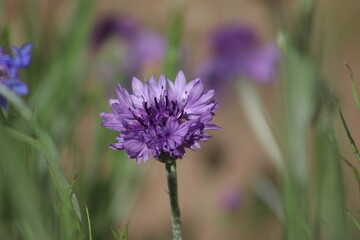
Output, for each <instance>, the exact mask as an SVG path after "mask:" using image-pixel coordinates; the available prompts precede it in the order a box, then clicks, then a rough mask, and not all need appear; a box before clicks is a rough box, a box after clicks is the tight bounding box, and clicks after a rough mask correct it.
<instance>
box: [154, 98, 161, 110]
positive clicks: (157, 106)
mask: <svg viewBox="0 0 360 240" xmlns="http://www.w3.org/2000/svg"><path fill="white" fill-rule="evenodd" d="M154 101H155V105H156V108H157V110H160V107H159V103H158V101H157V99H156V97H154Z"/></svg>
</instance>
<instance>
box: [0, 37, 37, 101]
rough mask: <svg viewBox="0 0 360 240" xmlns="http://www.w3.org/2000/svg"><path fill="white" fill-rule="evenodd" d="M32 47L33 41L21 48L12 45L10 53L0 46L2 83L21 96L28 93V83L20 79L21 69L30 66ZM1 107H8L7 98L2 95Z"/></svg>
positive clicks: (0, 75)
mask: <svg viewBox="0 0 360 240" xmlns="http://www.w3.org/2000/svg"><path fill="white" fill-rule="evenodd" d="M31 48H32V45H31V43H26V44H24V45H23V46H22V47H20V48H17V47H12V48H11V51H10V53H8V52H7V51H6V49H5V48H2V47H0V84H3V85H5V86H6V87H7V88H9V89H10V90H11V91H13V92H14V93H15V94H17V95H19V96H22V95H26V94H27V93H28V87H27V85H26V84H25V83H23V82H22V81H21V80H20V79H19V69H22V68H26V67H28V66H29V64H30V61H31V54H30V51H31ZM0 107H3V108H4V107H6V100H5V99H4V98H3V97H1V96H0Z"/></svg>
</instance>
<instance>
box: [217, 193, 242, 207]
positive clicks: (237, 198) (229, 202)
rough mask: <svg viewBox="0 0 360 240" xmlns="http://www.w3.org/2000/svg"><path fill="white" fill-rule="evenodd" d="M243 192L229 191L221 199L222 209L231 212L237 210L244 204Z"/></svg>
mask: <svg viewBox="0 0 360 240" xmlns="http://www.w3.org/2000/svg"><path fill="white" fill-rule="evenodd" d="M242 200H243V199H242V195H241V192H240V191H239V190H237V189H227V190H226V191H225V192H224V193H223V194H222V195H221V198H220V204H221V207H222V208H223V209H224V210H226V211H229V212H233V211H235V210H237V209H238V208H239V207H240V205H241V203H242Z"/></svg>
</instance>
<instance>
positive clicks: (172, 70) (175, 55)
mask: <svg viewBox="0 0 360 240" xmlns="http://www.w3.org/2000/svg"><path fill="white" fill-rule="evenodd" d="M182 30H183V13H182V10H181V9H179V8H176V9H175V10H174V12H173V18H172V20H171V23H170V25H169V30H168V36H167V38H168V42H167V44H168V46H167V53H166V57H165V67H164V68H165V69H164V72H165V75H166V76H167V77H168V78H170V79H174V78H175V76H176V73H177V72H178V70H179V67H180V61H181V35H182Z"/></svg>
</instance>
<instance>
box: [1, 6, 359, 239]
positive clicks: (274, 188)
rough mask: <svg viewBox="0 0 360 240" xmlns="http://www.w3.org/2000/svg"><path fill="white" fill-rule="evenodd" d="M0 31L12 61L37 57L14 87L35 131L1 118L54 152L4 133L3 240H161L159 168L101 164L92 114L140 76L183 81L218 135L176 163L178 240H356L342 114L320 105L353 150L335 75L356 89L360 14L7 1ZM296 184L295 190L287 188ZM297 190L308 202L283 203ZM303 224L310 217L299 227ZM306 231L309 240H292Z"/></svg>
mask: <svg viewBox="0 0 360 240" xmlns="http://www.w3.org/2000/svg"><path fill="white" fill-rule="evenodd" d="M4 29H8V30H9V33H10V34H9V35H10V42H11V44H12V45H16V46H21V45H22V44H24V43H26V42H31V43H32V44H33V49H32V62H31V64H30V67H29V68H28V69H26V70H23V71H22V73H21V79H22V80H23V81H24V82H25V83H26V84H27V85H28V87H29V94H28V95H27V96H25V97H23V100H24V102H25V104H26V105H27V106H28V108H29V109H30V110H31V112H32V117H31V119H30V120H26V119H24V118H23V117H22V116H23V115H22V110H21V109H17V108H16V107H12V106H11V104H10V108H9V110H8V111H7V112H6V115H7V119H8V122H9V126H8V128H11V129H15V130H16V131H19V132H21V133H24V134H25V135H26V136H29V137H30V138H31V139H33V140H34V141H37V140H39V141H40V142H41V141H42V140H41V139H42V138H41V136H44V134H45V133H46V134H45V135H46V136H47V137H44V138H43V141H44V142H41V143H42V144H43V145H44V146H45V147H44V148H45V150H44V148H37V147H36V144H31V141H28V142H27V141H25V140H24V138H21V137H18V135H16V134H14V132H11V131H8V129H5V130H2V133H0V134H1V137H0V138H1V139H0V162H1V166H0V169H1V170H0V174H1V175H0V176H1V179H0V193H1V199H0V209H1V210H0V239H90V235H92V239H122V238H120V237H121V236H120V235H121V234H120V232H124V231H128V235H129V239H134V240H137V239H144V240H145V239H146V240H151V239H157V240H161V239H170V238H171V219H170V204H169V199H168V198H169V196H168V194H167V185H166V175H165V170H164V169H165V167H164V166H163V164H161V163H160V162H158V161H156V160H153V159H151V160H150V161H148V162H147V163H145V164H140V165H137V164H136V162H135V161H134V160H131V159H130V160H129V159H128V157H127V155H126V153H124V152H120V151H114V150H110V149H109V145H110V144H111V143H113V142H115V137H116V132H113V131H110V130H107V129H105V128H103V127H101V125H100V123H101V118H100V117H99V113H100V112H109V111H110V107H109V105H108V99H109V98H114V97H115V87H116V86H117V84H118V83H120V84H121V85H123V86H126V87H127V88H128V89H129V88H130V80H131V78H132V77H133V76H136V77H138V78H139V79H143V78H144V77H145V78H146V79H148V78H149V77H150V76H151V75H155V76H157V77H158V76H159V75H160V74H161V73H166V75H167V76H168V77H169V78H171V79H174V77H175V75H176V73H177V71H178V70H180V69H181V70H183V71H184V73H185V76H186V77H187V81H190V80H192V79H194V78H197V77H201V78H202V80H203V82H204V84H205V85H206V88H207V89H210V88H211V89H215V90H216V95H215V98H216V100H217V101H218V102H219V103H220V108H219V109H218V110H217V112H216V116H215V118H214V123H216V124H217V125H219V126H220V127H221V130H219V131H213V132H210V135H212V136H213V137H212V138H211V139H210V140H209V141H208V142H206V143H203V144H202V145H201V146H202V148H201V150H199V151H198V152H192V151H190V150H189V151H187V153H186V156H185V157H184V159H182V160H179V161H178V191H179V204H180V210H181V217H182V230H183V239H196V240H198V239H199V240H201V239H204V240H205V239H206V240H222V239H250V240H251V239H254V240H255V239H256V240H257V239H259V240H264V239H266V240H277V239H358V238H359V237H360V234H359V230H358V228H359V227H357V226H356V224H355V223H357V221H356V220H355V219H357V218H360V216H359V213H358V209H359V200H360V199H359V187H358V183H357V180H356V177H354V174H353V173H354V172H356V171H355V170H354V169H353V168H352V167H355V168H359V166H360V165H359V163H358V162H356V157H355V156H354V154H353V151H352V148H351V145H350V144H349V141H348V137H347V135H346V132H345V130H344V127H343V124H342V123H341V121H340V118H339V116H338V114H337V111H336V109H335V110H334V107H333V108H332V107H330V108H329V109H328V110H326V109H327V108H326V106H327V105H326V104H327V103H328V102H327V100H326V99H327V96H328V95H331V96H335V97H336V98H337V99H338V100H339V102H340V104H341V109H342V112H343V114H344V116H345V119H346V121H347V125H348V128H349V130H350V132H351V134H352V137H353V138H354V141H355V143H356V142H360V127H359V125H358V124H357V123H358V121H359V119H360V113H359V111H357V106H356V104H355V101H354V98H353V95H352V87H351V81H350V77H349V72H348V71H347V69H346V67H345V66H344V64H343V62H344V61H346V62H347V63H348V64H349V65H350V66H351V68H352V70H353V73H354V76H355V79H357V80H359V79H360V45H359V42H360V2H359V1H356V0H348V1H335V0H327V1H325V0H318V1H310V0H309V1H305V0H304V1H300V0H299V1H296V0H287V1H285V0H283V1H282V0H241V1H232V0H226V1H214V0H207V1H205V0H197V1H185V0H183V1H180V0H179V1H165V0H156V1H151V2H144V1H138V0H133V1H113V0H102V1H95V0H76V1H74V0H72V1H69V0H63V1H53V0H0V30H1V32H2V30H4ZM284 39H285V40H284ZM284 42H285V43H284ZM287 43H290V44H287ZM293 53H295V54H293ZM291 54H293V55H291ZM298 56H300V57H298ZM304 79H310V80H309V81H307V80H304ZM302 82H303V83H304V84H305V82H310V83H309V84H308V85H304V84H302ZM357 86H359V87H360V85H359V84H358V83H357ZM291 91H294V92H291ZM323 96H325V97H323ZM319 99H320V100H319ZM324 99H325V100H324ZM289 106H290V108H291V106H293V107H292V108H291V110H289ZM324 106H325V107H324ZM324 109H325V110H324ZM292 111H294V113H293V112H292ZM259 112H260V113H259ZM258 113H259V114H260V115H258ZM318 115H320V117H319V116H318ZM303 118H304V119H303ZM259 119H260V120H259ZM264 119H265V120H266V121H265V122H264V121H262V120H264ZM298 119H303V122H301V123H299V124H298V122H299V121H302V120H299V121H298ZM318 119H320V120H318ZM323 119H325V120H323ZM330 119H332V120H330ZM257 120H259V121H257ZM327 120H329V121H332V127H331V130H329V131H328V130H326V134H330V133H329V132H331V134H333V135H334V136H336V138H337V142H336V146H337V147H336V148H337V152H336V154H339V155H340V156H342V158H344V159H346V161H347V162H348V163H350V166H351V167H349V164H346V163H344V161H342V160H341V158H339V157H337V155H336V154H335V155H336V159H337V160H336V161H337V162H332V163H330V162H331V161H330V158H334V155H331V153H330V152H331V151H329V149H330V150H333V149H334V148H333V147H330V148H329V149H328V148H326V147H323V146H324V145H322V144H324V142H321V139H322V138H321V137H322V135H321V134H318V132H319V131H318V129H323V128H324V126H328V125H327V124H328V123H327ZM319 122H320V123H319ZM264 123H265V125H266V124H267V125H266V126H264ZM297 124H298V125H299V128H297V126H298V125H297ZM288 128H289V129H290V130H288V131H287V130H286V131H284V129H288ZM39 129H41V131H40V132H39ZM326 129H328V128H326ZM329 129H330V128H329ZM269 131H270V135H269ZM320 131H321V130H320ZM284 132H285V133H284ZM43 133H44V134H43ZM298 133H300V134H298ZM331 134H330V135H331ZM326 136H328V135H326ZM331 136H332V135H331ZM325 138H326V139H328V138H327V137H325ZM293 139H295V140H293ZM331 139H333V138H331ZM297 141H298V142H297ZM29 142H30V143H29ZM292 142H294V144H293V145H292ZM325 142H327V141H325ZM332 143H333V142H332ZM274 144H275V145H274ZM325 145H326V144H325ZM294 146H295V147H294ZM296 146H297V147H296ZM299 146H300V147H299ZM321 147H323V148H321ZM46 149H47V150H46ZM49 149H50V150H49ZM297 151H300V154H297V153H298V152H297ZM49 152H50V153H49ZM292 154H294V157H293V155H292ZM327 154H330V157H329V156H328V155H327ZM49 155H50V156H53V159H54V161H55V162H56V164H55V165H58V166H59V167H58V168H57V167H56V168H55V169H59V171H60V173H58V174H59V175H61V176H63V177H64V178H63V180H64V181H63V182H64V184H65V185H64V188H63V189H65V190H67V189H72V190H71V192H72V193H74V194H75V195H76V198H77V201H76V202H77V204H78V207H79V211H75V212H76V214H75V215H77V216H78V215H79V214H80V215H81V216H82V217H81V218H82V220H81V221H78V220H77V219H76V217H74V213H73V212H72V210H69V209H72V207H71V206H70V205H71V204H72V203H73V200H72V201H71V202H69V201H67V196H63V195H62V194H59V192H61V191H59V188H60V189H61V184H60V187H59V182H57V181H58V180H56V179H60V178H58V177H57V176H58V175H57V173H54V170H53V169H52V165H51V163H49V160H46V159H48V158H51V157H49ZM300 155H301V156H300ZM289 159H294V162H293V163H291V162H292V161H291V160H290V161H289V162H290V163H289V164H287V162H288V160H289ZM279 161H280V164H279ZM300 161H303V163H300V165H297V164H299V162H300ZM281 162H282V163H281ZM281 164H283V165H284V166H286V167H285V168H287V167H289V169H292V167H294V169H295V170H294V172H291V171H286V170H285V172H287V173H288V174H289V176H290V177H288V176H287V174H286V173H285V174H283V173H282V172H283V171H284V168H283V167H282V165H281ZM291 164H293V165H291ZM301 164H302V165H301ZM332 164H333V165H332ZM279 165H280V166H279ZM49 166H50V167H49ZM331 166H333V168H332V167H331ZM303 167H304V169H302V168H303ZM325 169H327V170H325ZM329 169H330V170H329ZM332 171H333V172H332ZM55 172H56V171H55ZM325 172H326V174H328V175H325ZM321 173H324V175H321ZM296 174H299V176H300V177H299V178H296V177H294V179H295V180H294V181H298V180H297V179H302V180H299V182H300V183H299V184H300V185H301V184H303V186H302V187H299V188H297V186H298V185H299V184H297V183H298V182H296V184H294V185H291V184H292V183H293V182H294V181H290V180H289V181H288V182H289V185H287V184H286V183H287V179H289V178H290V179H292V176H293V175H296ZM320 175H321V176H322V177H320ZM334 176H335V177H336V178H335V177H334ZM332 177H334V179H335V180H334V181H332V180H333V179H332ZM337 177H338V178H337ZM54 179H55V180H54ZM304 179H305V180H304ZM65 182H66V183H65ZM327 184H328V185H327ZM337 184H338V185H337ZM304 186H305V187H304ZM326 186H328V187H326ZM334 186H335V187H334ZM333 187H334V188H333ZM292 189H293V190H294V191H295V193H293V196H295V197H294V199H296V198H297V197H296V196H301V198H302V197H304V198H306V201H304V202H301V203H300V205H298V202H297V201H296V200H294V201H292V200H289V198H287V197H286V196H290V195H291V194H292V193H291V190H292ZM299 189H301V190H299ZM298 190H299V191H298ZM287 193H288V194H290V195H288V194H287ZM332 194H334V195H332ZM318 195H319V196H318ZM332 196H337V198H336V199H337V200H336V201H337V202H335V203H334V204H335V205H336V206H338V207H339V211H338V212H336V213H335V212H334V215H331V214H332V212H331V211H328V209H333V210H334V211H335V208H336V207H335V208H333V207H331V206H332V205H331V204H332V203H331V201H332V199H333V198H332ZM339 196H340V197H339ZM64 199H65V200H64ZM72 199H73V198H72ZM329 202H330V203H329ZM286 203H289V204H286ZM289 209H298V211H299V212H296V211H295V210H294V211H295V212H294V211H293V212H291V211H290V210H289ZM303 209H307V210H309V212H307V213H306V214H305V213H304V215H306V216H301V217H299V215H298V214H299V213H302V210H303ZM318 209H321V210H319V212H321V213H318V211H317V210H318ZM336 209H338V208H336ZM289 212H290V213H289ZM349 213H351V214H349ZM300 218H301V219H305V220H304V221H305V222H306V223H307V224H308V225H307V226H308V228H307V227H304V229H302V230H303V231H304V232H305V233H306V234H304V235H306V237H304V235H299V234H297V233H296V230H294V232H295V233H294V235H291V233H289V232H290V231H292V230H289V229H292V228H291V226H292V225H291V224H290V223H295V225H296V223H297V222H296V221H298V220H299V219H300ZM89 219H90V222H91V234H90V232H89V231H88V222H89V221H88V220H89ZM329 219H330V220H329ZM328 220H329V222H328ZM299 221H300V220H299ZM332 221H334V222H332ZM337 221H339V222H340V223H339V222H337ZM79 222H80V223H79ZM300 225H301V224H300ZM287 226H290V227H289V228H288V227H287ZM337 226H341V227H337ZM359 226H360V225H359ZM301 227H302V226H301ZM340 228H341V229H340ZM344 233H345V235H346V236H345V235H341V234H344ZM295 235H296V236H297V237H298V238H293V237H291V236H295ZM310 236H312V237H310ZM339 236H342V237H339ZM124 239H125V238H124Z"/></svg>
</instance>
